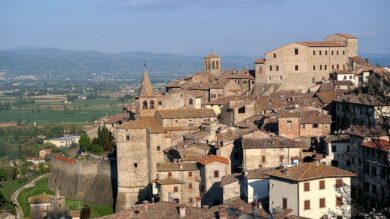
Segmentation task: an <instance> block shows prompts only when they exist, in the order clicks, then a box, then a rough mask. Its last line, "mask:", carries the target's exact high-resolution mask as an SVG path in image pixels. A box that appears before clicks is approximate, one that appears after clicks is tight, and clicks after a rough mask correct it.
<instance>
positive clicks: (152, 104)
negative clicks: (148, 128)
mask: <svg viewBox="0 0 390 219" xmlns="http://www.w3.org/2000/svg"><path fill="white" fill-rule="evenodd" d="M149 107H150V109H154V100H151V101H150V104H149Z"/></svg>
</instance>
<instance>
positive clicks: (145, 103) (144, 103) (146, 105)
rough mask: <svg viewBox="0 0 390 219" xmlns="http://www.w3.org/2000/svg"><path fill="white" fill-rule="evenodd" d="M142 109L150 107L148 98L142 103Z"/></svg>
mask: <svg viewBox="0 0 390 219" xmlns="http://www.w3.org/2000/svg"><path fill="white" fill-rule="evenodd" d="M142 109H148V102H147V101H146V100H144V102H143V103H142Z"/></svg>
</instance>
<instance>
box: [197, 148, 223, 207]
mask: <svg viewBox="0 0 390 219" xmlns="http://www.w3.org/2000/svg"><path fill="white" fill-rule="evenodd" d="M198 162H199V164H200V165H201V166H200V177H201V182H200V193H201V196H202V204H207V205H209V206H212V205H216V204H221V203H222V201H223V200H222V196H221V194H222V193H223V192H222V188H221V179H222V177H223V176H225V175H227V174H228V173H229V159H227V158H225V157H221V156H216V155H213V154H210V155H207V156H205V157H201V158H199V160H198Z"/></svg>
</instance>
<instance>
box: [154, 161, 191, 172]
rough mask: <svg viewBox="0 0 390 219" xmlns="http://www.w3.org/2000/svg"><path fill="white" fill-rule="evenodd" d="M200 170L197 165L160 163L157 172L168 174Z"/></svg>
mask: <svg viewBox="0 0 390 219" xmlns="http://www.w3.org/2000/svg"><path fill="white" fill-rule="evenodd" d="M193 170H198V165H197V163H168V162H165V163H158V164H157V171H158V172H168V171H193Z"/></svg>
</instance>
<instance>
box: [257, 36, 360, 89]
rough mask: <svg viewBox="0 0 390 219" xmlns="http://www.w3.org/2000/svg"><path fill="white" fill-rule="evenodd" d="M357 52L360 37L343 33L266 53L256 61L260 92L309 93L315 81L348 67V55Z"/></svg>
mask: <svg viewBox="0 0 390 219" xmlns="http://www.w3.org/2000/svg"><path fill="white" fill-rule="evenodd" d="M357 52H358V39H357V38H356V37H354V36H352V35H349V34H340V33H336V34H332V35H330V36H328V37H327V38H326V39H325V40H324V41H320V42H295V43H290V44H287V45H284V46H281V47H279V48H276V49H273V50H271V51H269V52H267V53H265V60H258V61H257V60H256V64H255V69H256V86H257V87H258V88H257V92H258V93H260V94H269V93H273V92H275V91H276V90H300V91H302V92H307V91H308V90H309V88H310V87H312V86H313V85H315V83H316V82H319V81H321V80H323V79H327V78H329V74H330V73H331V71H333V70H346V69H348V68H349V66H348V63H349V59H348V58H349V57H355V56H357Z"/></svg>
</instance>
